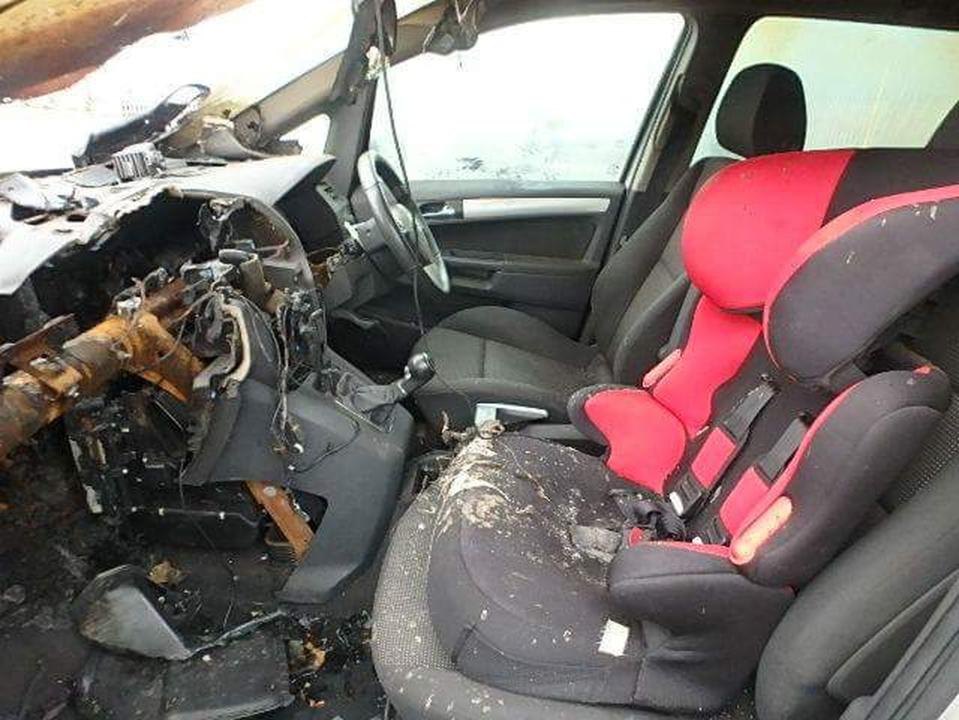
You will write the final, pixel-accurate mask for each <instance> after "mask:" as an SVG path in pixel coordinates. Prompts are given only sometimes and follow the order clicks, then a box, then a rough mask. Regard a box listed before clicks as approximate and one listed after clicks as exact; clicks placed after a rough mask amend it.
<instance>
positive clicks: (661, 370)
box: [643, 348, 683, 390]
mask: <svg viewBox="0 0 959 720" xmlns="http://www.w3.org/2000/svg"><path fill="white" fill-rule="evenodd" d="M682 354H683V351H682V348H676V349H675V350H673V351H672V352H671V353H669V355H667V356H666V357H664V358H663V359H662V360H660V361H659V362H658V363H656V364H655V365H654V366H653V367H652V368H650V370H649V371H648V372H647V373H646V374H645V375H643V390H649V389H650V388H652V387H653V386H654V385H656V383H658V382H659V381H660V380H662V379H663V378H664V377H666V375H667V373H669V371H670V370H672V369H673V366H674V365H676V363H678V362H679V358H680V357H682Z"/></svg>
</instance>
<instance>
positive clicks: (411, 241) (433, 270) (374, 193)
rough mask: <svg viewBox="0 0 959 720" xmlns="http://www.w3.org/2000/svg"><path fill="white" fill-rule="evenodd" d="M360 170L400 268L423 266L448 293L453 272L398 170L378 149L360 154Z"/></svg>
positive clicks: (378, 223) (365, 190)
mask: <svg viewBox="0 0 959 720" xmlns="http://www.w3.org/2000/svg"><path fill="white" fill-rule="evenodd" d="M356 171H357V174H358V175H359V178H360V186H361V187H362V188H363V194H364V196H365V197H366V202H367V204H368V205H369V207H370V212H371V213H372V215H373V220H374V222H375V223H376V226H377V228H378V229H379V231H380V234H381V235H382V236H383V240H384V241H385V243H386V246H387V247H388V248H389V249H390V251H391V252H392V253H393V255H394V257H395V258H396V261H397V262H398V263H399V264H400V268H402V270H403V271H404V272H407V271H409V270H413V269H416V268H422V269H423V272H424V273H426V277H428V278H429V279H430V281H431V282H432V283H433V285H435V286H436V289H437V290H439V291H440V292H444V293H448V292H449V291H450V276H449V273H447V271H446V263H445V262H443V256H442V255H441V254H440V248H439V245H437V244H436V238H434V237H433V231H432V230H430V226H429V225H428V224H427V223H426V220H425V219H424V218H423V214H422V213H421V212H420V209H419V207H417V205H416V203H415V202H414V201H413V198H411V197H410V196H409V193H407V192H406V190H405V189H404V187H403V183H401V182H400V179H399V176H398V175H397V174H396V171H395V170H393V168H392V166H391V165H390V164H389V162H387V161H386V159H385V158H384V157H382V156H381V155H380V154H379V153H377V152H376V151H375V150H367V151H366V152H365V153H363V154H362V155H360V157H359V159H358V160H357V161H356Z"/></svg>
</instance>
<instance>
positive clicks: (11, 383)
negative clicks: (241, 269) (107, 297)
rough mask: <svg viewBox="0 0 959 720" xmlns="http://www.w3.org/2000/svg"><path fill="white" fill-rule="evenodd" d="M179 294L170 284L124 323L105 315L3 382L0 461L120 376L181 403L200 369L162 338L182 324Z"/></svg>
mask: <svg viewBox="0 0 959 720" xmlns="http://www.w3.org/2000/svg"><path fill="white" fill-rule="evenodd" d="M183 289H184V286H183V283H182V282H180V281H174V282H172V283H170V284H168V285H166V286H165V287H163V288H161V289H160V290H158V291H157V292H156V293H154V294H152V295H150V296H147V297H146V298H145V299H144V300H143V301H142V302H141V303H140V305H139V307H137V308H136V309H135V310H134V311H133V312H132V313H130V314H129V315H128V316H123V315H110V316H108V317H107V318H106V319H104V320H103V321H102V322H100V323H98V324H97V325H95V326H94V327H92V328H90V329H89V330H87V331H86V332H83V333H81V334H80V335H77V336H76V337H75V338H72V339H71V340H68V341H67V342H65V343H63V347H62V348H61V349H60V350H57V351H54V350H52V349H51V350H50V352H48V353H43V354H39V355H36V356H35V357H33V358H31V359H30V361H29V368H28V369H27V370H23V369H21V370H17V371H16V372H14V373H11V374H10V375H7V376H6V377H4V378H3V379H2V384H0V458H2V457H5V456H6V455H7V454H8V453H9V452H10V451H11V450H12V449H13V448H15V447H17V446H18V445H20V444H21V443H23V442H24V441H26V440H28V439H29V438H30V437H31V436H32V435H33V434H34V433H36V432H37V431H38V430H40V429H41V428H42V427H44V426H45V425H47V424H48V423H50V422H52V421H53V420H55V419H57V418H58V417H60V416H61V415H63V414H64V413H65V412H67V411H68V410H69V409H70V408H72V407H73V406H74V405H75V404H76V403H77V402H78V401H79V400H81V399H82V398H85V397H92V396H95V395H97V394H99V393H100V392H102V391H103V389H104V388H105V387H106V386H107V384H108V383H109V382H110V381H112V380H113V379H114V378H115V377H116V376H117V375H119V374H120V373H121V372H124V371H125V372H130V373H133V374H137V375H140V376H141V377H143V378H144V379H146V380H147V381H149V382H152V383H154V384H156V385H158V386H160V387H161V388H163V389H164V390H166V391H167V392H169V393H170V394H171V395H173V396H174V397H176V398H178V399H180V400H183V401H186V400H188V399H189V397H190V391H191V388H192V385H193V378H194V376H195V375H196V374H197V373H198V372H200V370H202V367H203V366H202V363H201V362H200V361H199V360H198V359H197V358H196V357H195V356H194V355H193V354H192V353H191V352H190V351H189V350H188V349H187V348H186V347H184V346H183V345H181V344H180V343H179V342H178V341H177V339H176V338H175V337H174V336H173V335H172V334H171V333H170V331H169V328H170V326H171V325H173V324H174V323H175V322H176V321H177V320H180V319H182V313H183V305H182V295H183ZM33 349H34V350H35V349H36V347H34V348H33Z"/></svg>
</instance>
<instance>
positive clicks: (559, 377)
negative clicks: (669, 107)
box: [414, 64, 806, 428]
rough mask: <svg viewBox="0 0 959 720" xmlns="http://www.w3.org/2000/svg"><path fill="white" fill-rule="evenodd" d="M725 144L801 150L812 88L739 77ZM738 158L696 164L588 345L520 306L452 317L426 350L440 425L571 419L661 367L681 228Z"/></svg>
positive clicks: (621, 260)
mask: <svg viewBox="0 0 959 720" xmlns="http://www.w3.org/2000/svg"><path fill="white" fill-rule="evenodd" d="M716 134H717V137H718V139H719V142H720V144H721V145H722V146H723V147H724V148H726V149H727V150H729V151H730V152H733V153H736V154H738V155H742V156H743V157H754V156H757V155H765V154H769V153H775V152H781V151H788V150H801V149H802V147H803V145H804V142H805V135H806V105H805V95H804V93H803V87H802V83H801V81H800V79H799V77H798V76H797V75H796V74H795V73H794V72H793V71H792V70H789V69H788V68H785V67H782V66H779V65H773V64H762V65H754V66H751V67H748V68H745V69H744V70H742V71H741V72H740V73H739V74H738V75H736V77H735V78H734V79H733V81H732V83H731V84H730V86H729V88H728V90H727V91H726V94H725V95H724V97H723V101H722V104H721V105H720V107H719V111H718V114H717V118H716ZM733 162H734V161H733V160H731V159H729V158H718V157H716V158H704V159H703V160H700V161H699V162H697V163H695V164H694V165H693V166H692V167H690V168H689V169H688V170H687V171H686V172H685V173H684V175H683V176H682V177H681V178H680V180H679V181H678V182H677V183H676V185H675V187H674V188H673V189H672V191H671V192H670V193H669V195H668V196H667V198H666V199H665V201H664V202H663V203H662V204H661V205H660V206H659V207H658V208H657V209H656V211H655V212H654V213H653V214H652V215H651V216H650V217H649V218H648V219H647V220H646V222H644V223H643V224H642V225H641V226H640V227H639V228H638V229H637V230H636V231H635V232H634V233H633V234H632V236H631V237H629V238H628V239H627V241H626V242H624V243H623V244H622V245H621V246H620V248H619V249H618V250H617V251H616V252H615V254H614V255H613V256H612V257H611V258H610V260H609V262H608V263H607V264H606V266H605V267H604V268H603V269H602V271H601V272H600V273H599V275H598V277H597V279H596V283H595V286H594V288H593V295H592V298H591V301H590V303H591V309H590V317H589V320H588V322H587V329H586V331H585V332H584V337H583V341H576V340H573V339H571V338H569V337H567V336H565V335H563V334H562V333H560V332H559V331H557V330H555V329H554V328H553V327H552V326H550V325H548V324H547V323H545V322H544V321H542V320H540V319H538V318H536V317H533V316H531V315H528V314H526V313H523V312H520V311H519V310H514V309H512V308H508V307H498V306H489V307H474V308H469V309H467V310H463V311H460V312H458V313H455V314H453V315H451V316H449V317H448V318H446V319H444V320H442V321H441V322H440V323H438V324H437V325H436V326H435V327H434V328H433V329H431V330H430V331H429V332H428V333H427V334H426V335H425V336H424V337H423V338H422V339H420V341H419V342H418V343H417V345H416V347H415V350H414V352H427V353H429V354H430V356H431V357H432V359H433V361H434V363H435V364H436V368H437V378H436V379H435V380H433V381H432V382H430V383H428V384H427V385H426V386H424V387H423V388H422V389H421V390H420V391H419V392H418V393H417V395H416V401H417V404H418V405H419V408H420V410H421V411H422V412H423V414H424V415H425V416H426V418H427V420H428V421H429V422H430V423H431V424H432V425H433V426H434V427H437V428H439V427H442V425H443V422H444V421H443V415H444V413H445V415H446V416H447V417H448V418H449V423H450V425H451V426H452V427H455V428H463V427H467V426H469V425H471V424H473V417H474V411H475V406H476V403H480V402H489V403H507V404H516V405H522V406H528V407H534V408H539V409H543V410H545V411H546V412H547V414H548V415H547V417H548V421H552V422H560V423H566V422H569V420H568V416H567V412H566V407H567V401H568V400H569V398H570V396H571V395H572V394H573V393H574V392H576V391H577V390H579V389H580V388H583V387H586V386H588V385H597V384H603V383H610V382H619V383H634V382H636V381H637V380H638V379H639V377H641V376H642V373H643V372H645V370H646V369H648V368H649V367H651V366H652V365H654V364H655V363H656V361H657V353H658V351H659V349H660V347H661V346H662V345H663V344H664V343H665V341H666V340H667V339H668V337H669V333H670V330H671V328H672V327H673V324H674V322H675V320H676V316H677V314H678V313H679V312H680V306H681V305H682V303H683V298H684V297H685V295H686V291H687V289H688V287H689V281H688V279H687V277H686V275H685V273H684V272H683V266H682V261H681V259H680V257H679V235H680V232H679V229H680V224H681V220H682V218H683V215H684V214H685V212H686V210H687V208H688V206H689V203H690V201H691V199H692V197H693V195H695V193H696V191H698V190H699V188H700V187H701V186H702V185H703V184H704V183H705V182H706V181H707V180H708V179H709V178H711V177H712V176H713V175H714V174H715V173H716V172H717V171H719V170H720V169H722V168H723V167H725V166H727V165H729V164H731V163H733Z"/></svg>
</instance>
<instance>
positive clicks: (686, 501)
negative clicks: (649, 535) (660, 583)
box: [668, 375, 779, 519]
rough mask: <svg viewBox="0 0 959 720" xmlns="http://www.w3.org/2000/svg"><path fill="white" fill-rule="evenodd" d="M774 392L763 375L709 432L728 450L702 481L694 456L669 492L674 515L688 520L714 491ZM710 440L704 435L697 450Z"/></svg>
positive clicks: (775, 387)
mask: <svg viewBox="0 0 959 720" xmlns="http://www.w3.org/2000/svg"><path fill="white" fill-rule="evenodd" d="M777 392H779V388H778V386H777V385H776V383H774V382H773V380H772V378H770V377H769V376H768V375H763V376H762V382H760V384H759V385H757V386H756V387H754V388H753V389H752V390H750V391H749V392H748V393H746V395H745V396H744V397H743V399H742V400H740V401H739V402H738V403H736V406H735V407H734V408H733V409H732V410H731V411H730V412H729V413H728V414H727V415H726V416H725V417H724V418H723V419H722V420H720V421H719V422H718V423H717V424H716V425H715V426H714V427H713V429H712V430H711V431H710V435H711V434H712V433H722V434H723V436H724V437H725V442H726V443H727V446H728V447H729V450H728V451H727V453H726V455H725V456H724V457H723V458H722V462H721V463H720V464H719V465H718V467H717V468H716V469H715V472H714V473H713V477H712V478H708V479H705V481H704V479H703V478H697V477H696V475H695V474H694V473H693V466H694V465H695V464H696V459H695V458H694V459H693V462H692V463H690V466H689V468H687V469H686V471H685V472H684V473H683V474H682V476H680V478H679V480H678V481H677V482H676V484H675V485H674V486H673V489H672V490H671V491H670V492H669V495H668V498H669V502H670V504H671V505H672V507H673V510H674V511H675V512H676V514H677V515H679V516H680V517H681V518H684V519H689V518H690V517H692V516H693V515H695V514H696V512H698V510H699V508H700V507H701V505H702V504H703V502H704V501H705V500H706V499H707V496H711V495H712V494H713V491H714V490H715V488H716V486H717V484H718V481H719V480H720V479H721V478H722V475H723V473H725V471H726V469H727V468H728V467H729V466H730V465H731V464H732V462H733V460H735V459H736V457H737V456H738V455H739V453H740V451H741V450H742V449H743V446H744V445H745V444H746V440H747V439H748V438H749V432H750V430H751V428H752V426H753V423H755V422H756V419H757V418H758V417H759V414H760V413H761V412H762V411H763V409H764V408H765V407H766V406H767V405H768V404H769V403H770V401H771V400H772V399H773V398H774V397H776V393H777ZM710 440H711V438H710V437H708V436H707V438H706V441H705V442H704V443H703V444H702V445H701V446H700V451H702V450H703V448H705V447H706V445H707V444H709V443H710Z"/></svg>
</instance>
